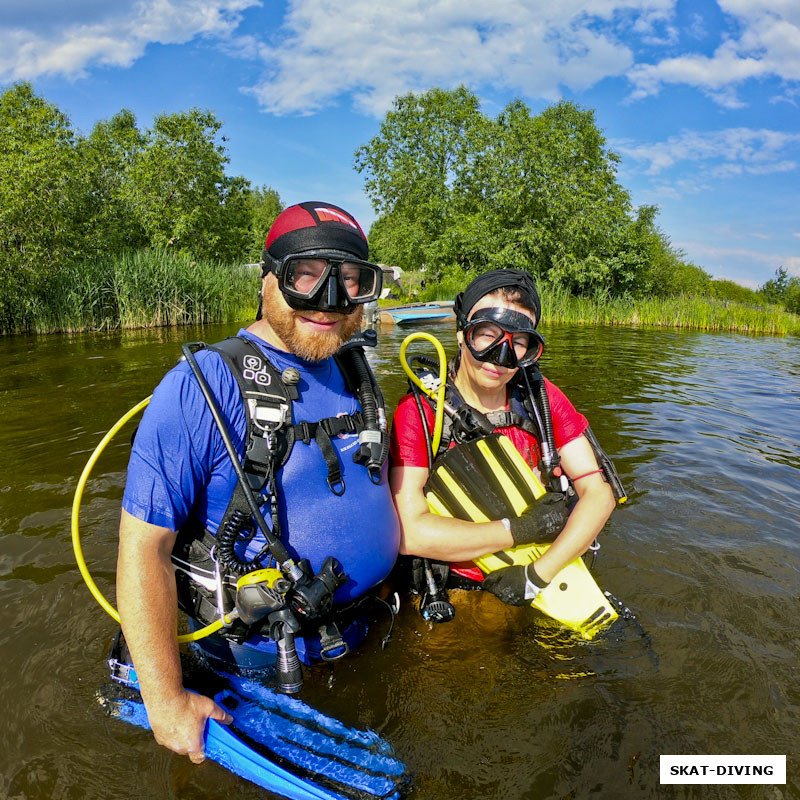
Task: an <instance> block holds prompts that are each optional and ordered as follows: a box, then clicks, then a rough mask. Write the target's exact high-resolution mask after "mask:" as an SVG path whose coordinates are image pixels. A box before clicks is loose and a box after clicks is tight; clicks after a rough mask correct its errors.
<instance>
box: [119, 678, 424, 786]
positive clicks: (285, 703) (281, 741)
mask: <svg viewBox="0 0 800 800" xmlns="http://www.w3.org/2000/svg"><path fill="white" fill-rule="evenodd" d="M120 666H121V665H119V664H117V668H119V667H120ZM125 666H127V670H128V671H127V672H126V671H125V670H124V669H123V675H124V680H120V677H119V669H117V677H116V678H115V680H117V682H120V683H124V684H125V685H127V687H128V688H127V689H122V690H120V691H119V692H118V696H117V697H114V698H113V699H112V702H111V703H110V704H109V705H110V709H111V712H112V714H113V715H114V716H116V717H118V718H120V719H122V720H124V721H126V722H129V723H131V724H133V725H138V726H139V727H143V728H149V727H150V725H149V723H148V720H147V712H146V711H145V707H144V704H143V703H142V700H141V697H140V696H139V694H138V692H137V691H136V689H138V682H137V680H136V674H135V672H134V671H133V669H132V667H130V666H129V665H125ZM112 667H113V665H112ZM113 674H114V670H113V669H112V675H113ZM212 683H216V684H217V686H220V685H221V686H223V687H224V688H222V689H221V690H219V691H215V692H213V693H211V694H212V696H213V698H214V701H215V702H216V703H217V704H218V705H219V706H221V707H222V708H224V709H225V710H226V711H228V713H229V714H231V716H233V720H234V721H233V723H232V724H231V725H222V724H221V723H219V722H216V721H215V720H209V721H208V725H207V727H206V733H205V752H206V757H207V758H209V759H211V760H212V761H216V762H217V763H218V764H220V765H222V766H223V767H225V768H226V769H228V770H230V771H231V772H233V773H235V774H237V775H240V776H241V777H243V778H245V779H247V780H249V781H252V782H253V783H255V784H257V785H258V786H261V787H263V788H264V789H268V790H269V791H271V792H274V793H276V794H280V795H283V796H284V797H287V798H290V800H378V798H381V800H400V798H402V797H403V796H404V795H405V794H406V793H407V792H408V791H409V789H410V776H409V774H408V772H407V771H406V768H405V765H404V764H403V763H402V762H400V761H398V760H397V759H396V758H395V757H394V756H393V754H392V749H391V746H390V745H389V743H388V742H386V741H385V740H384V739H381V737H380V736H378V734H376V733H374V732H372V731H361V730H356V729H353V728H349V727H347V726H346V725H344V724H343V723H342V722H340V721H339V720H336V719H333V718H331V717H327V716H325V715H324V714H321V713H320V712H319V711H316V710H315V709H313V708H311V707H310V706H309V705H307V704H306V703H304V702H303V701H301V700H298V699H296V698H293V697H288V696H286V695H282V694H278V693H277V692H275V691H274V690H272V689H270V688H268V687H267V686H264V685H263V684H260V683H258V682H256V681H251V680H247V679H244V678H240V677H237V676H233V675H226V674H218V673H215V674H214V676H213V680H212Z"/></svg>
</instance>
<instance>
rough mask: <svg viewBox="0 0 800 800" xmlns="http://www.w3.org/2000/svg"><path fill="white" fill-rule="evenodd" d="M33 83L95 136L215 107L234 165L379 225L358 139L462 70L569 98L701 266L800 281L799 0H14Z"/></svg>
mask: <svg viewBox="0 0 800 800" xmlns="http://www.w3.org/2000/svg"><path fill="white" fill-rule="evenodd" d="M18 80H29V81H31V82H32V83H33V85H34V87H35V89H36V91H37V92H39V93H40V94H43V95H44V96H45V97H47V99H49V100H51V101H52V102H54V103H56V104H57V105H58V106H59V107H60V108H61V109H62V110H63V111H65V112H66V113H67V114H68V115H69V116H70V119H71V120H72V123H73V125H74V126H75V127H76V128H78V129H79V130H82V131H83V132H85V133H88V132H89V131H90V130H91V128H92V126H93V125H94V123H95V122H96V121H98V120H100V119H105V118H108V117H109V116H111V115H112V114H114V113H116V112H117V111H119V110H120V109H121V108H129V109H131V110H132V111H133V112H134V113H135V114H136V116H137V119H138V121H139V124H140V126H142V127H147V126H149V125H150V123H151V122H152V119H153V116H154V115H155V114H158V113H160V112H163V111H167V112H172V111H180V110H185V109H188V108H190V107H194V106H196V107H200V108H209V109H211V110H212V111H213V112H214V113H215V114H216V115H217V116H218V118H219V119H221V120H223V122H224V128H223V134H224V135H225V136H226V137H227V139H228V142H227V147H228V148H229V154H230V157H231V164H230V172H231V173H233V174H243V175H245V176H246V177H248V178H249V179H250V180H251V181H252V182H253V183H254V184H267V185H269V186H272V187H273V188H275V189H277V190H278V192H279V193H280V195H281V198H282V200H283V201H284V202H285V203H293V202H299V201H302V200H309V199H315V200H328V201H330V202H334V203H338V204H339V205H342V206H344V207H345V208H347V209H348V210H350V211H352V212H353V213H354V214H355V215H356V216H357V217H358V218H359V220H360V221H361V222H362V224H363V225H364V226H368V225H369V224H370V223H371V222H372V220H373V218H374V214H373V211H372V208H371V206H370V203H369V201H368V199H367V198H366V196H365V195H364V193H363V179H362V178H361V176H360V175H358V173H356V172H355V170H354V169H353V166H352V164H353V153H354V151H355V150H356V148H357V147H358V146H359V145H361V144H364V143H366V142H367V141H368V140H369V139H370V138H371V137H372V136H373V135H374V134H375V133H376V132H377V130H378V126H379V124H380V120H381V118H382V116H383V114H384V113H385V112H386V110H387V109H388V108H389V107H390V105H391V102H392V99H393V98H394V97H395V96H396V95H397V94H399V93H403V92H407V91H424V90H426V89H428V88H430V87H432V86H440V87H443V88H452V87H455V86H457V85H459V84H462V83H463V84H465V85H467V86H468V87H469V88H471V89H472V90H473V91H474V92H475V93H476V94H478V96H479V97H480V98H481V99H482V103H483V106H482V107H483V110H484V112H485V113H487V114H489V115H494V114H496V113H497V112H498V111H499V110H500V109H501V108H502V107H503V106H504V105H505V104H506V103H508V102H509V101H510V100H511V99H513V98H515V97H519V98H521V99H523V100H524V101H525V102H526V103H527V104H528V105H529V106H530V107H531V108H532V109H533V110H534V111H538V110H541V109H542V108H544V107H545V106H546V105H548V104H549V103H552V102H554V101H556V100H558V99H560V98H566V99H568V100H572V101H575V102H577V103H579V104H580V105H582V106H584V107H588V108H592V109H594V110H595V111H596V116H597V122H598V124H599V126H600V127H601V128H602V129H603V131H604V132H605V135H606V137H607V139H608V142H609V145H610V146H611V148H612V149H614V150H615V151H616V152H618V153H619V154H620V155H621V156H622V163H621V167H620V179H621V181H622V183H623V185H624V186H625V187H626V188H628V189H629V190H630V192H631V194H632V197H633V201H634V203H635V204H636V205H639V204H644V203H648V204H656V205H658V206H659V208H660V215H659V224H660V226H661V227H662V229H663V230H664V231H665V233H666V234H667V235H668V236H669V237H670V239H671V241H672V243H673V244H674V245H676V246H677V247H679V248H681V249H682V250H684V251H685V253H686V255H687V256H688V258H689V259H690V260H692V261H693V262H694V263H696V264H698V265H700V266H702V267H704V268H705V269H707V270H708V271H709V272H710V273H711V274H712V275H714V276H716V277H725V278H730V279H733V280H735V281H737V282H739V283H742V284H744V285H746V286H751V287H753V288H755V287H757V286H758V285H760V284H761V283H763V282H764V281H765V280H767V279H768V278H770V277H772V276H773V274H774V272H775V270H776V269H777V268H778V267H780V266H784V267H786V269H787V270H788V271H789V272H790V273H791V274H793V275H800V211H799V210H798V209H800V0H770V2H766V0H693V2H684V0H582V1H581V2H578V1H577V0H555V1H554V0H493V2H486V0H392V2H384V0H348V2H346V3H341V2H334V0H292V1H291V2H288V3H287V2H283V1H282V0H261V1H259V0H115V2H114V3H109V2H107V0H70V2H69V3H66V2H63V0H58V1H56V0H2V3H1V4H0V83H1V84H2V85H3V86H7V85H9V84H11V83H13V82H15V81H18Z"/></svg>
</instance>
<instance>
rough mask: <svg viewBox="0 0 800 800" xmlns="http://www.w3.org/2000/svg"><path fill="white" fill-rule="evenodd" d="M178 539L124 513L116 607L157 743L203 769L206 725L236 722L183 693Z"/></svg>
mask: <svg viewBox="0 0 800 800" xmlns="http://www.w3.org/2000/svg"><path fill="white" fill-rule="evenodd" d="M175 536H176V534H175V531H172V530H170V529H169V528H162V527H159V526H157V525H151V524H150V523H148V522H143V521H142V520H140V519H137V518H136V517H133V516H131V515H130V514H129V513H128V512H127V511H125V510H123V512H122V519H121V522H120V528H119V557H118V561H117V604H118V606H119V613H120V618H121V621H122V631H123V633H124V635H125V641H126V642H127V644H128V648H129V649H130V652H131V657H132V658H133V663H134V665H135V667H136V674H137V675H138V678H139V684H140V687H141V693H142V699H143V700H144V704H145V708H146V709H147V716H148V719H149V720H150V727H151V728H152V729H153V734H154V735H155V738H156V741H157V742H158V743H159V744H162V745H164V746H165V747H168V748H169V749H170V750H174V751H175V752H176V753H180V754H181V755H188V756H189V758H190V759H191V760H192V761H193V762H194V763H196V764H199V763H200V762H201V761H203V759H204V758H205V755H204V752H203V733H204V729H205V725H206V720H207V719H208V718H209V717H211V718H212V719H216V720H219V721H220V722H225V723H229V722H231V721H232V719H233V718H232V717H231V716H230V715H229V714H227V713H226V712H225V711H223V710H222V709H221V708H220V707H219V706H218V705H217V704H216V703H215V702H214V701H213V700H211V699H210V698H208V697H203V696H202V695H199V694H195V693H194V692H189V691H187V690H186V689H184V688H183V679H182V674H181V664H180V657H179V653H178V642H177V626H178V622H177V618H178V602H177V592H176V588H175V573H174V571H173V569H172V564H171V563H170V554H171V553H172V547H173V545H174V544H175Z"/></svg>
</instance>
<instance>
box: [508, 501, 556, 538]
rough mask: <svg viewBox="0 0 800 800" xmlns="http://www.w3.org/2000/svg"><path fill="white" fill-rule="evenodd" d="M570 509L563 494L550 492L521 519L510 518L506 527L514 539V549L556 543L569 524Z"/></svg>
mask: <svg viewBox="0 0 800 800" xmlns="http://www.w3.org/2000/svg"><path fill="white" fill-rule="evenodd" d="M568 519H569V508H568V507H567V501H566V499H565V497H564V495H563V494H561V492H548V493H547V494H546V495H544V497H541V498H539V499H538V500H537V501H536V502H535V503H534V504H533V505H532V506H531V507H530V508H529V509H528V510H527V511H526V512H524V513H523V515H522V516H521V517H514V518H513V519H511V518H509V520H508V525H507V526H506V527H507V528H508V529H509V530H510V531H511V536H512V537H513V538H514V547H517V546H518V545H521V544H534V543H535V544H540V543H545V542H552V541H555V539H556V537H557V536H558V534H559V533H561V531H562V530H564V526H565V525H566V524H567V520H568Z"/></svg>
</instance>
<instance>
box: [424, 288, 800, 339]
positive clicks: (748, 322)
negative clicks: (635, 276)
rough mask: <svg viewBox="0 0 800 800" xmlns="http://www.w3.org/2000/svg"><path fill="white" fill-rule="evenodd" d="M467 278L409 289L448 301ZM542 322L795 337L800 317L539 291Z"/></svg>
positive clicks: (690, 301)
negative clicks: (642, 326) (637, 326)
mask: <svg viewBox="0 0 800 800" xmlns="http://www.w3.org/2000/svg"><path fill="white" fill-rule="evenodd" d="M470 280H471V276H469V275H465V276H463V277H461V278H454V277H452V276H447V277H446V278H445V279H444V281H442V282H441V283H437V284H434V285H432V286H424V287H419V285H418V281H417V283H416V285H413V286H412V287H411V296H410V298H409V299H411V300H414V301H425V302H429V301H433V300H452V299H453V298H454V297H455V296H456V294H457V293H458V292H459V291H461V290H462V289H463V288H464V286H466V285H467V283H469V281H470ZM541 294H542V316H543V318H544V319H546V320H548V321H550V322H566V323H572V324H576V325H644V326H650V327H658V328H691V329H694V330H702V331H735V332H739V333H767V334H778V335H786V334H795V335H800V316H798V315H797V314H791V313H789V312H788V311H784V310H783V309H782V308H781V307H779V306H774V305H765V306H756V305H752V304H747V303H738V302H736V301H734V300H723V299H719V298H715V297H705V296H698V295H677V296H672V297H642V298H636V299H631V298H623V297H602V298H590V297H574V296H572V295H570V294H569V293H568V292H566V291H563V290H558V289H550V288H543V289H542V292H541Z"/></svg>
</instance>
